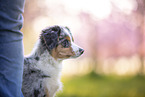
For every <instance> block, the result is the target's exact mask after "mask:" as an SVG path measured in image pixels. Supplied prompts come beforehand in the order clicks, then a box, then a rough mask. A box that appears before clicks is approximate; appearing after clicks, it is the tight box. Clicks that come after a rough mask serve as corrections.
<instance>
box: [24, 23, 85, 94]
mask: <svg viewBox="0 0 145 97" xmlns="http://www.w3.org/2000/svg"><path fill="white" fill-rule="evenodd" d="M83 52H84V50H83V49H82V48H81V47H79V46H77V45H76V44H75V43H74V39H73V36H72V34H71V32H70V30H69V28H68V27H63V26H57V25H55V26H51V27H48V28H46V29H44V30H42V33H41V34H40V38H39V39H38V41H37V43H36V45H35V47H34V49H33V50H32V53H31V54H30V55H29V56H27V57H25V58H24V72H23V83H22V92H23V95H24V97H54V96H55V94H56V92H57V91H58V90H61V87H62V83H61V81H60V76H61V69H62V61H63V60H64V59H68V58H76V57H79V56H80V55H82V54H83Z"/></svg>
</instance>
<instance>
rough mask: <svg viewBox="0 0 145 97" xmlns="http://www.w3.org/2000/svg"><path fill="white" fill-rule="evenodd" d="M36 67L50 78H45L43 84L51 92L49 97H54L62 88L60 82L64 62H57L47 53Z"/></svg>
mask: <svg viewBox="0 0 145 97" xmlns="http://www.w3.org/2000/svg"><path fill="white" fill-rule="evenodd" d="M36 65H37V67H38V68H39V69H40V70H41V71H43V72H44V74H46V75H47V76H50V77H49V78H45V79H44V81H43V82H44V85H45V86H46V88H47V90H48V92H49V97H54V94H55V92H56V91H58V90H60V89H61V87H62V83H61V81H60V76H61V70H62V62H61V61H56V60H55V59H54V58H53V57H52V56H51V55H50V54H48V52H47V51H45V52H44V53H43V54H42V55H41V57H40V60H39V61H38V63H37V64H36Z"/></svg>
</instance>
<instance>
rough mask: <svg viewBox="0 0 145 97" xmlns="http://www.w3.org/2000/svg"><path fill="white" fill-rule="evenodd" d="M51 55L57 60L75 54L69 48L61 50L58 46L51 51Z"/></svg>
mask: <svg viewBox="0 0 145 97" xmlns="http://www.w3.org/2000/svg"><path fill="white" fill-rule="evenodd" d="M51 55H52V57H54V58H55V59H56V60H57V59H58V58H60V59H61V58H62V59H63V58H69V57H71V56H75V53H74V51H73V50H72V48H71V47H69V48H63V47H62V46H61V45H59V46H58V47H57V48H54V49H53V50H52V53H51Z"/></svg>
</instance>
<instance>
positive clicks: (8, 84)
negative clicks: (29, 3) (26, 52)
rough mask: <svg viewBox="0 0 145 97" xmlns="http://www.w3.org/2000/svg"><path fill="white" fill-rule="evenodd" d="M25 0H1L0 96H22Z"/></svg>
mask: <svg viewBox="0 0 145 97" xmlns="http://www.w3.org/2000/svg"><path fill="white" fill-rule="evenodd" d="M23 9H24V0H0V97H22V92H21V86H22V72H23V43H22V39H23V34H22V33H21V32H20V29H21V28H22V23H23V17H22V13H23Z"/></svg>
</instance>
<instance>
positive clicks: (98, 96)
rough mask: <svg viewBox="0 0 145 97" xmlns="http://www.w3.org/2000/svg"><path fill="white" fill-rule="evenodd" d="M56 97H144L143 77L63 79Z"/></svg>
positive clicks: (144, 84) (91, 75) (92, 75)
mask: <svg viewBox="0 0 145 97" xmlns="http://www.w3.org/2000/svg"><path fill="white" fill-rule="evenodd" d="M62 81H63V83H64V88H63V92H62V93H59V94H58V95H57V96H58V97H145V78H144V77H116V76H98V75H95V74H89V75H86V76H83V77H72V78H69V79H68V78H63V79H62Z"/></svg>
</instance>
